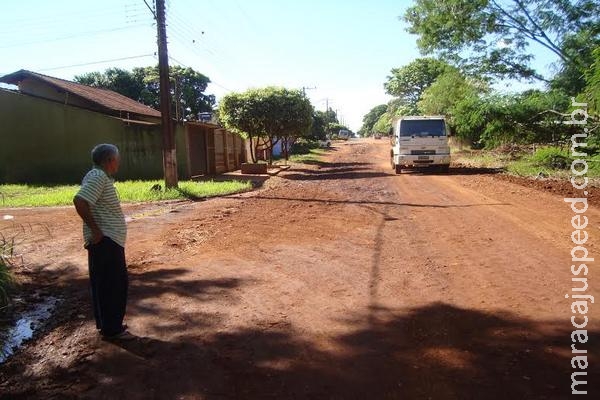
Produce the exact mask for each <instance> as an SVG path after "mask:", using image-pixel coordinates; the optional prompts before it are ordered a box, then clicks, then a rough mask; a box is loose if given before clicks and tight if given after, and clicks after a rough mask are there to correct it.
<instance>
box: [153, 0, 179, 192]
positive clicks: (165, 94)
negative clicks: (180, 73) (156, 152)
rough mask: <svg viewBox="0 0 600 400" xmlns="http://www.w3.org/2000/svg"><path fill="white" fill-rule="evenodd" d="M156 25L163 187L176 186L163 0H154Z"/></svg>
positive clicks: (175, 156) (175, 158)
mask: <svg viewBox="0 0 600 400" xmlns="http://www.w3.org/2000/svg"><path fill="white" fill-rule="evenodd" d="M156 26H157V29H158V75H159V82H160V114H161V126H162V136H163V137H162V139H163V168H164V174H165V188H176V187H177V185H178V178H177V153H176V150H175V135H174V132H173V122H172V121H171V90H170V87H169V53H168V51H167V23H166V17H165V0H156Z"/></svg>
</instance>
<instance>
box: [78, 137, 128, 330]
mask: <svg viewBox="0 0 600 400" xmlns="http://www.w3.org/2000/svg"><path fill="white" fill-rule="evenodd" d="M92 161H93V163H94V167H93V169H92V170H91V171H89V172H88V173H87V174H86V175H85V177H84V178H83V181H82V184H81V189H80V190H79V192H78V193H77V194H76V195H75V197H74V198H73V203H74V204H75V209H76V210H77V214H79V216H80V217H81V219H82V220H83V237H84V240H85V248H86V249H87V251H88V265H89V274H90V285H91V294H92V305H93V309H94V318H95V319H96V328H97V329H99V330H100V334H101V335H102V337H103V338H106V339H129V338H131V337H132V335H131V334H129V333H128V332H127V329H126V328H127V327H126V325H123V318H124V317H125V308H126V306H127V286H128V278H127V266H126V264H125V238H126V236H127V226H126V223H125V216H124V215H123V211H122V210H121V205H120V203H119V199H118V197H117V192H116V190H115V186H114V180H113V178H112V177H113V175H114V174H115V173H116V172H117V171H118V169H119V161H120V158H119V149H118V148H117V147H116V146H114V145H112V144H100V145H98V146H96V147H94V149H93V150H92Z"/></svg>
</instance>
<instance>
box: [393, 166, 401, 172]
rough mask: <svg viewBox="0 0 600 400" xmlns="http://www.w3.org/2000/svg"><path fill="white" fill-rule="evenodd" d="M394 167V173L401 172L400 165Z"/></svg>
mask: <svg viewBox="0 0 600 400" xmlns="http://www.w3.org/2000/svg"><path fill="white" fill-rule="evenodd" d="M394 168H395V169H396V173H397V174H401V173H402V166H400V165H396V166H395V167H394Z"/></svg>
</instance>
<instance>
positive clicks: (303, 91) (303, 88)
mask: <svg viewBox="0 0 600 400" xmlns="http://www.w3.org/2000/svg"><path fill="white" fill-rule="evenodd" d="M316 88H317V87H316V86H313V87H306V86H302V95H303V96H304V97H306V91H307V90H313V89H316Z"/></svg>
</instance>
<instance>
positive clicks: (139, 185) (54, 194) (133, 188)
mask: <svg viewBox="0 0 600 400" xmlns="http://www.w3.org/2000/svg"><path fill="white" fill-rule="evenodd" d="M154 185H161V187H164V182H163V181H159V180H155V181H125V182H116V183H115V186H116V188H117V193H118V194H119V198H120V199H121V201H122V202H123V203H132V202H146V201H160V200H178V199H200V198H205V197H213V196H222V195H226V194H231V193H238V192H242V191H246V190H249V189H251V188H252V185H251V183H250V182H248V181H223V182H217V181H205V182H194V181H180V182H179V188H178V189H170V190H166V191H165V190H164V188H163V190H160V191H159V190H151V188H152V187H153V186H154ZM78 190H79V185H62V186H59V185H55V186H54V185H0V208H1V207H48V206H62V205H71V204H73V196H74V195H75V193H77V191H78Z"/></svg>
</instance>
